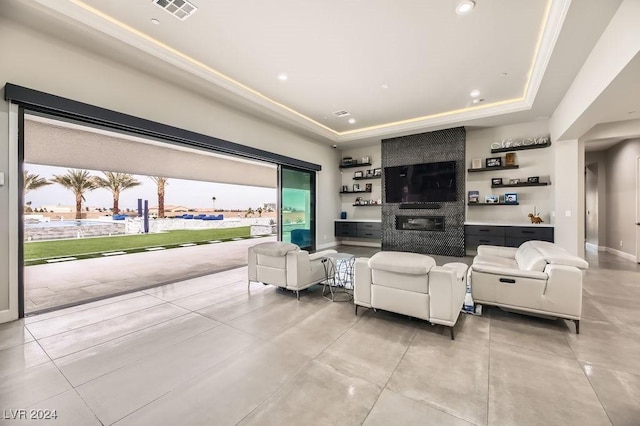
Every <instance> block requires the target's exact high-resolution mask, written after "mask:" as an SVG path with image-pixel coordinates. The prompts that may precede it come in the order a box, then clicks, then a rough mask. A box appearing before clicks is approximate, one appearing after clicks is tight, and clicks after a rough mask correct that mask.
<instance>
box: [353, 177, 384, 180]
mask: <svg viewBox="0 0 640 426" xmlns="http://www.w3.org/2000/svg"><path fill="white" fill-rule="evenodd" d="M380 178H382V176H362V177H354V178H353V180H367V179H380Z"/></svg>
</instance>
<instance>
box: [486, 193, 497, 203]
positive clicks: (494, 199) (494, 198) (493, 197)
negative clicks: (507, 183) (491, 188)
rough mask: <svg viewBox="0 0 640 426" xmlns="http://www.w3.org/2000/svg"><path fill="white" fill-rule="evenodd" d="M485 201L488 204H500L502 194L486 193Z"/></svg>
mask: <svg viewBox="0 0 640 426" xmlns="http://www.w3.org/2000/svg"><path fill="white" fill-rule="evenodd" d="M484 202H485V203H487V204H498V203H499V202H500V196H499V195H493V194H489V195H485V196H484Z"/></svg>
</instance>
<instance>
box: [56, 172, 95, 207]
mask: <svg viewBox="0 0 640 426" xmlns="http://www.w3.org/2000/svg"><path fill="white" fill-rule="evenodd" d="M51 182H53V183H57V184H59V185H62V186H64V187H65V188H67V189H68V190H70V191H73V194H74V195H75V196H76V219H81V218H82V201H84V194H85V192H89V191H93V190H94V189H96V188H97V185H96V182H95V181H94V180H93V178H92V177H91V174H90V173H89V171H88V170H79V169H67V173H66V174H64V175H53V179H51Z"/></svg>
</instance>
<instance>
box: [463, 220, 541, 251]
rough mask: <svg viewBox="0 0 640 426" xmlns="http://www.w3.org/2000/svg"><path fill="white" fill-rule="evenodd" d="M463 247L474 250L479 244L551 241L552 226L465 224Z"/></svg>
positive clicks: (509, 244) (501, 244) (518, 243)
mask: <svg viewBox="0 0 640 426" xmlns="http://www.w3.org/2000/svg"><path fill="white" fill-rule="evenodd" d="M464 239H465V248H466V249H467V250H475V249H476V248H477V247H478V246H479V245H483V244H486V245H492V246H505V247H518V246H520V244H522V243H524V242H526V241H530V240H540V241H549V242H553V228H552V227H546V226H545V227H536V226H495V225H465V226H464Z"/></svg>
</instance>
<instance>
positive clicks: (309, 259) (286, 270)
mask: <svg viewBox="0 0 640 426" xmlns="http://www.w3.org/2000/svg"><path fill="white" fill-rule="evenodd" d="M330 253H336V251H335V250H324V251H320V252H317V253H313V254H309V252H307V251H305V250H300V247H298V246H297V245H295V244H291V243H284V242H280V241H277V242H270V243H261V244H256V245H255V246H252V247H249V253H248V267H249V280H248V283H247V288H248V289H249V290H250V286H251V282H252V281H254V282H261V283H263V284H271V285H275V286H278V287H282V288H285V289H287V290H291V291H295V292H296V296H297V298H298V299H300V290H304V289H305V288H308V287H311V286H312V285H314V284H317V283H319V282H322V281H324V280H325V278H326V277H325V269H324V265H323V264H322V258H323V257H324V256H326V255H327V254H330Z"/></svg>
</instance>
